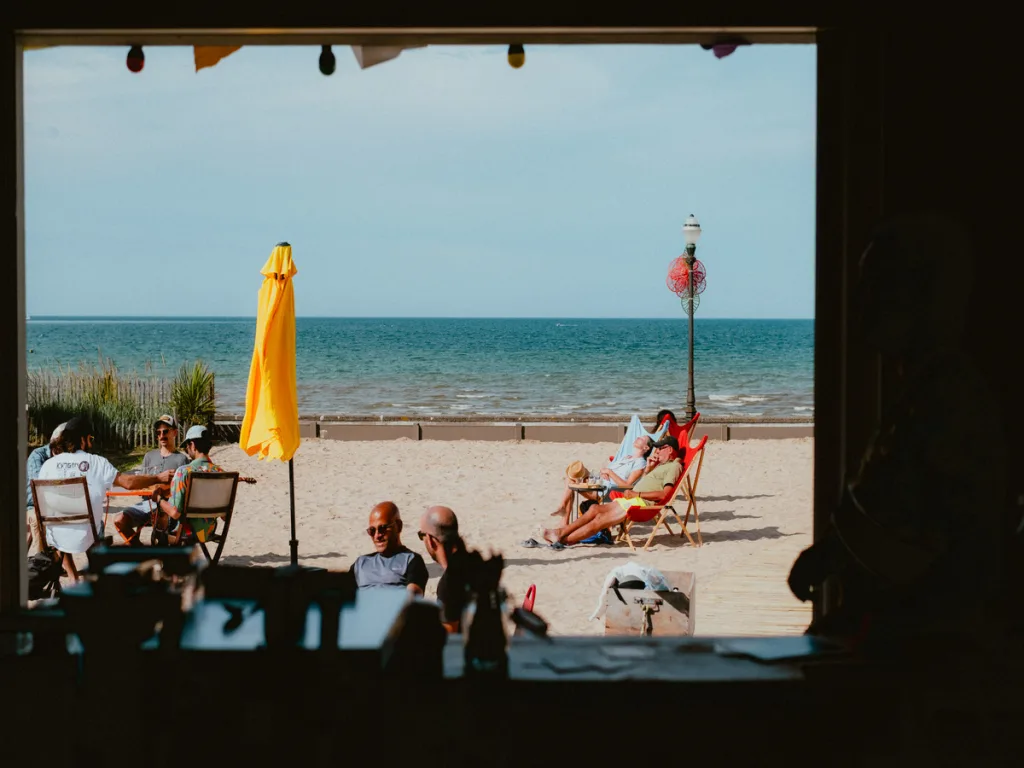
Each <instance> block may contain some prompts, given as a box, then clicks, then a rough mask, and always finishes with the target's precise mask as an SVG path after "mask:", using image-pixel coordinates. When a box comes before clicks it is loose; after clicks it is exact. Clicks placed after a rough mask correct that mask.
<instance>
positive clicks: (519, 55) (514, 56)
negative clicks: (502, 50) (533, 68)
mask: <svg viewBox="0 0 1024 768" xmlns="http://www.w3.org/2000/svg"><path fill="white" fill-rule="evenodd" d="M525 63H526V51H524V50H523V46H522V45H521V44H520V43H514V44H513V45H510V46H509V47H508V65H509V66H510V67H512V69H519V68H520V67H521V66H523V64H525Z"/></svg>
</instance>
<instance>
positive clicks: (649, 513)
mask: <svg viewBox="0 0 1024 768" xmlns="http://www.w3.org/2000/svg"><path fill="white" fill-rule="evenodd" d="M707 443H708V438H707V435H705V436H704V437H702V438H701V441H700V443H698V445H697V447H696V448H694V449H693V452H692V454H691V458H690V462H689V464H688V465H687V466H684V467H683V472H682V474H681V475H680V476H679V480H677V481H676V485H675V487H674V488H673V489H672V492H671V493H670V494H669V496H668V501H667V502H665V503H664V504H656V505H653V506H649V507H634V508H631V509H630V510H627V512H626V519H625V520H624V521H623V522H622V524H621V526H620V529H619V536H618V538H617V541H625V542H626V543H627V544H628V545H629V548H630V550H631V551H633V552H636V547H634V546H633V538H632V537H631V536H630V535H629V530H630V528H632V527H633V525H634V524H635V523H648V522H650V521H651V520H654V528H653V529H652V530H651V534H650V536H648V537H647V541H646V542H645V543H644V552H646V551H647V550H648V549H649V548H650V546H651V543H652V542H653V541H654V537H655V536H656V535H657V533H658V529H659V528H661V527H662V526H664V527H665V530H666V531H668V533H669V535H670V536H671V535H674V534H673V532H672V528H671V526H670V525H669V524H668V515H669V513H671V514H672V516H673V517H674V518H675V519H676V522H677V523H679V527H680V528H681V529H682V530H681V532H680V534H679V535H680V536H686V539H687V540H688V541H689V542H690V545H691V546H694V547H700V546H703V545H704V538H703V537H702V536H701V533H700V514H699V513H698V511H697V496H696V493H697V483H698V482H699V481H700V470H701V467H702V466H703V464H704V451H705V450H706V449H707ZM694 458H696V459H697V470H696V472H695V473H694V478H693V480H692V481H691V480H690V470H691V469H692V468H693V463H694V462H693V459H694ZM680 491H682V498H683V499H684V500H685V501H686V514H685V515H684V516H683V517H682V518H680V517H679V513H678V512H677V511H676V508H675V501H676V498H677V496H679V495H680ZM633 509H636V510H637V513H636V514H635V516H634V517H630V513H632V512H633ZM691 509H692V510H693V516H694V520H695V521H696V523H697V541H696V542H695V541H694V540H693V536H691V535H690V531H689V530H688V529H687V527H686V525H687V523H688V522H689V520H690V510H691ZM655 516H656V517H657V519H655Z"/></svg>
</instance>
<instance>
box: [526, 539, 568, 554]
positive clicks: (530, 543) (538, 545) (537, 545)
mask: <svg viewBox="0 0 1024 768" xmlns="http://www.w3.org/2000/svg"><path fill="white" fill-rule="evenodd" d="M521 546H524V547H529V548H530V549H544V548H547V549H553V550H555V551H556V552H557V551H559V550H562V549H565V544H563V543H562V542H560V541H556V542H555V543H554V544H548V543H547V542H539V541H537V540H536V539H527V540H526V541H524V542H522V544H521Z"/></svg>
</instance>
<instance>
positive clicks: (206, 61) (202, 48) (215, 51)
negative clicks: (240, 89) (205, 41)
mask: <svg viewBox="0 0 1024 768" xmlns="http://www.w3.org/2000/svg"><path fill="white" fill-rule="evenodd" d="M241 47H242V46H240V45H194V46H192V53H193V56H194V57H195V61H196V72H198V71H199V70H200V69H205V68H206V67H212V66H213V65H214V64H216V63H217V62H219V61H220V60H221V59H226V58H227V57H228V56H230V55H231V54H232V53H234V52H235V51H237V50H238V49H239V48H241Z"/></svg>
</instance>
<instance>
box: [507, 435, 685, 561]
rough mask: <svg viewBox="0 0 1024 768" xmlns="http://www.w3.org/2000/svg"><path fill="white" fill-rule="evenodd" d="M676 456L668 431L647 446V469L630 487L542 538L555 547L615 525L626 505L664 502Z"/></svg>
mask: <svg viewBox="0 0 1024 768" xmlns="http://www.w3.org/2000/svg"><path fill="white" fill-rule="evenodd" d="M678 458H679V442H678V441H677V440H676V439H675V438H674V437H672V436H671V435H667V436H665V437H663V438H661V440H659V441H658V442H656V443H655V444H654V447H653V449H652V450H651V455H650V457H649V459H648V462H649V463H648V468H647V472H646V473H645V474H644V476H643V477H641V478H640V479H639V480H637V482H636V484H635V485H634V486H633V488H632V490H629V491H624V492H623V493H622V496H620V497H619V498H616V499H614V500H613V501H611V502H609V503H608V504H598V505H595V506H593V507H591V508H590V509H589V510H588V511H587V513H586V514H584V515H581V516H580V517H579V519H577V520H575V521H573V522H572V523H570V524H569V525H566V526H563V527H561V528H551V529H547V530H545V531H544V538H545V539H546V540H547V541H548V543H550V544H551V545H552V546H553V547H555V548H556V549H561V548H562V547H564V546H566V545H567V544H578V543H579V542H581V541H583V540H584V539H586V538H589V537H590V536H593V535H594V534H595V533H597V532H598V531H603V530H604V529H605V528H611V527H613V526H616V525H618V524H619V523H621V522H622V521H623V520H625V519H626V511H627V510H628V509H629V508H630V507H648V506H654V505H656V504H662V503H665V502H666V501H667V499H666V498H665V496H666V494H669V493H671V492H672V489H673V488H675V485H676V481H677V480H679V476H680V475H681V474H682V473H683V465H682V464H680V463H679V460H678ZM523 544H524V545H525V546H530V547H535V546H540V542H537V541H535V540H534V539H527V540H526V541H524V542H523Z"/></svg>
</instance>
